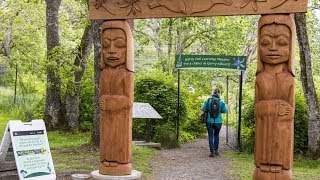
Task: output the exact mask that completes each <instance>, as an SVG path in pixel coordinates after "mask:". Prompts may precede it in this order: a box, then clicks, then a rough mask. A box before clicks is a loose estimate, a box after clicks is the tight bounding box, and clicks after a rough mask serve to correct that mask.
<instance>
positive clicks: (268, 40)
mask: <svg viewBox="0 0 320 180" xmlns="http://www.w3.org/2000/svg"><path fill="white" fill-rule="evenodd" d="M270 44H271V41H270V39H268V38H263V39H262V41H261V45H262V46H268V45H270Z"/></svg>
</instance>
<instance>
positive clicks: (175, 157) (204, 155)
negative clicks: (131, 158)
mask: <svg viewBox="0 0 320 180" xmlns="http://www.w3.org/2000/svg"><path fill="white" fill-rule="evenodd" d="M225 131H226V130H225V127H223V128H222V129H221V132H220V145H219V153H220V156H217V157H213V158H212V157H209V154H210V151H209V147H208V140H207V138H202V139H197V140H195V141H193V142H190V143H187V144H184V145H182V147H181V148H177V149H165V150H161V151H160V153H159V155H158V156H156V157H155V158H153V159H152V160H151V161H150V163H151V165H152V167H153V171H152V173H151V176H150V177H148V178H147V179H159V180H177V179H183V180H185V179H194V180H197V179H199V180H206V179H208V180H209V179H210V180H212V179H217V180H220V179H221V180H227V179H232V180H233V179H239V178H238V177H234V176H230V175H229V174H228V170H230V169H231V167H230V160H229V159H228V158H227V157H226V155H225V153H226V152H227V151H232V149H231V148H230V147H229V146H227V144H226V132H225ZM229 142H230V140H229Z"/></svg>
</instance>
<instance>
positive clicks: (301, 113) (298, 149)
mask: <svg viewBox="0 0 320 180" xmlns="http://www.w3.org/2000/svg"><path fill="white" fill-rule="evenodd" d="M295 104H296V107H295V115H294V152H295V153H306V151H307V150H308V115H307V108H306V102H305V99H304V96H303V94H302V93H300V92H297V93H296V103H295Z"/></svg>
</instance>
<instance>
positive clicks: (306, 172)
mask: <svg viewBox="0 0 320 180" xmlns="http://www.w3.org/2000/svg"><path fill="white" fill-rule="evenodd" d="M227 157H228V158H229V159H230V160H231V166H232V170H230V171H229V172H228V173H229V174H230V175H235V176H238V177H240V179H244V180H246V179H252V175H253V171H254V169H255V166H254V156H253V154H243V153H237V152H228V153H227ZM292 172H293V179H297V180H299V179H303V180H319V179H320V160H305V159H303V158H295V159H294V162H293V167H292Z"/></svg>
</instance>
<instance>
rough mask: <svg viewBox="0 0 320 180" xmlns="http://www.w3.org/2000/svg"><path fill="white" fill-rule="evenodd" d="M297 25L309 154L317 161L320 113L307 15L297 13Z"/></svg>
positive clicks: (319, 138) (318, 155) (319, 144)
mask: <svg viewBox="0 0 320 180" xmlns="http://www.w3.org/2000/svg"><path fill="white" fill-rule="evenodd" d="M295 23H296V26H297V27H296V28H297V36H298V42H299V49H300V66H301V74H300V78H301V82H302V87H303V91H304V97H305V99H306V103H307V112H308V117H309V123H308V126H309V127H308V146H309V153H308V154H309V157H310V158H313V159H317V158H319V157H320V111H319V104H318V98H317V95H316V91H315V87H314V82H313V76H312V67H311V55H310V47H309V41H308V36H307V30H306V14H304V13H296V14H295Z"/></svg>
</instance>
